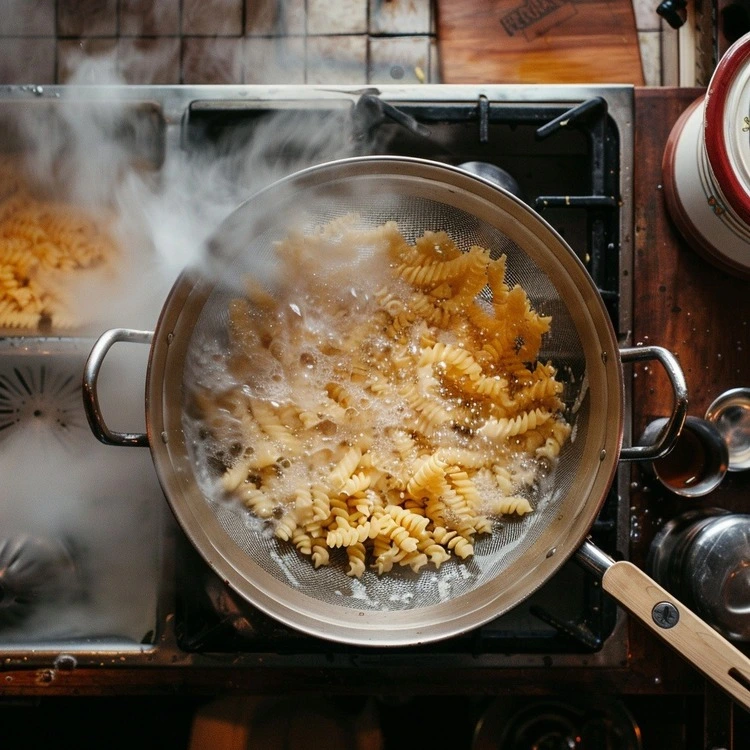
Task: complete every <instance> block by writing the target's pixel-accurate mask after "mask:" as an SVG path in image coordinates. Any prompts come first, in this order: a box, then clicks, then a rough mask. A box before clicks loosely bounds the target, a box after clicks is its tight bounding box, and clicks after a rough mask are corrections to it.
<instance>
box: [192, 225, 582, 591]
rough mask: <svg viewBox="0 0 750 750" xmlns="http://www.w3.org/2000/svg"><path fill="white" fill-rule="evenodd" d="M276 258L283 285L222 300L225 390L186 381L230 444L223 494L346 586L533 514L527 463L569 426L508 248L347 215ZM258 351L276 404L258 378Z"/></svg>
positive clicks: (548, 458) (460, 549) (543, 329)
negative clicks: (463, 244) (233, 447)
mask: <svg viewBox="0 0 750 750" xmlns="http://www.w3.org/2000/svg"><path fill="white" fill-rule="evenodd" d="M360 247H366V248H367V253H365V254H363V256H364V260H362V259H358V255H357V248H360ZM277 250H278V255H279V258H280V259H281V260H280V262H281V263H282V265H283V269H284V273H283V279H282V282H281V286H280V288H279V289H277V290H274V293H273V294H269V293H268V292H265V291H263V290H258V289H257V288H256V287H255V285H254V284H253V283H249V284H248V290H249V291H248V296H247V297H246V298H238V299H235V300H234V301H232V303H231V305H230V316H229V321H230V322H229V334H230V346H229V351H228V352H227V353H225V357H226V369H227V371H228V372H229V373H231V374H233V375H234V376H235V377H236V381H237V382H236V384H233V385H230V386H228V387H227V389H226V390H225V391H218V392H217V391H216V390H215V389H213V390H212V389H211V387H209V386H207V385H205V384H200V385H197V386H195V388H196V392H195V393H194V403H195V404H196V405H197V407H198V414H199V418H200V420H201V424H202V427H203V429H204V430H205V431H207V433H208V434H209V435H210V437H211V440H210V441H209V443H210V445H212V446H216V445H226V444H227V443H228V442H230V441H232V442H236V441H239V443H240V450H239V451H235V452H234V453H232V452H231V451H228V450H222V451H221V456H222V461H223V467H224V468H223V475H222V476H221V477H220V479H219V486H220V487H222V488H223V491H224V492H225V493H226V494H227V495H228V496H230V497H237V498H239V499H240V500H241V501H242V502H243V503H245V505H247V507H248V508H250V509H251V510H252V511H253V512H254V513H255V514H256V515H258V516H260V517H261V518H266V519H269V522H270V523H272V524H273V528H274V530H275V534H276V536H277V537H278V538H279V540H281V541H282V542H290V543H291V544H293V545H294V546H295V547H296V548H297V550H298V551H299V552H300V553H301V554H303V555H307V556H310V558H311V561H312V564H313V565H314V566H315V567H316V568H317V567H319V566H321V565H328V564H329V563H330V562H331V561H333V560H334V559H335V557H336V555H339V554H343V553H339V552H335V551H336V550H341V549H342V548H343V551H344V552H345V558H344V559H342V562H343V563H344V564H346V565H347V567H346V573H347V575H350V576H355V577H359V576H361V575H363V574H364V572H365V571H366V569H367V567H368V566H369V567H370V568H372V569H374V570H375V571H376V572H377V573H379V574H385V573H387V572H388V571H390V570H392V569H393V568H394V566H406V567H408V568H410V569H411V570H412V571H415V572H416V571H419V570H421V569H422V568H424V567H425V566H426V565H432V566H434V567H436V568H438V567H440V566H441V565H442V564H444V563H445V562H447V561H448V560H450V559H452V558H458V559H466V558H468V557H470V556H471V555H472V554H473V552H474V544H475V542H476V539H477V537H478V536H480V535H482V534H488V533H491V532H492V529H493V523H497V522H499V521H498V519H501V520H502V519H508V518H509V517H511V516H516V517H518V516H522V515H524V514H526V513H531V512H533V510H534V508H533V505H532V501H531V499H530V498H532V497H533V495H532V493H531V492H530V491H529V490H530V488H531V487H532V486H533V485H534V483H535V482H536V481H537V478H538V470H539V468H540V467H541V466H542V465H544V464H548V463H550V462H554V461H555V460H556V457H557V456H558V454H559V452H560V449H561V447H562V445H563V444H564V443H565V442H566V440H567V439H568V437H569V435H570V431H571V430H570V426H569V424H568V423H567V421H566V420H565V419H564V417H563V412H564V404H563V402H562V401H561V393H562V385H561V383H560V382H559V381H558V380H557V379H556V371H555V368H554V367H553V366H552V365H551V364H549V363H541V362H538V356H539V349H540V346H541V342H542V338H543V336H544V335H545V334H546V333H547V332H548V331H549V330H550V325H551V319H550V318H549V317H545V316H542V315H540V314H538V313H537V312H536V311H535V310H534V309H533V307H532V305H531V302H530V300H529V298H528V296H527V295H526V292H525V291H524V290H523V289H522V288H521V287H520V286H517V285H516V286H513V287H510V286H509V285H508V284H507V283H506V281H505V265H506V258H505V256H502V257H500V258H496V259H493V258H491V256H490V253H489V252H488V251H487V250H485V249H484V248H481V247H477V246H473V247H471V248H468V249H467V250H466V251H465V252H462V251H461V250H460V249H459V248H458V247H457V246H456V245H455V244H454V243H453V242H452V240H451V239H450V237H449V236H448V235H447V234H446V233H445V232H425V234H424V235H423V236H422V237H420V238H419V239H417V240H416V242H415V243H414V244H409V243H408V242H407V241H406V239H405V238H404V237H403V236H402V234H401V233H400V232H399V230H398V227H397V225H396V224H395V223H394V222H388V223H387V224H385V225H383V226H381V227H377V228H375V229H360V228H357V226H356V217H345V218H342V219H338V220H336V221H335V222H332V223H331V224H329V225H327V226H325V227H323V228H321V229H319V230H318V231H316V232H313V233H311V234H310V235H309V236H303V235H302V234H299V233H295V234H294V235H291V236H290V237H289V239H288V240H287V241H285V242H282V243H279V245H278V248H277ZM329 257H330V258H332V259H333V260H331V262H330V264H328V265H327V264H326V261H325V259H326V258H329ZM329 265H330V269H329ZM384 268H385V269H386V272H385V278H383V273H384V272H383V269H384ZM328 270H330V275H327V271H328ZM372 279H377V283H374V282H372V281H371V280H372ZM368 284H371V286H368ZM483 289H488V290H489V291H490V292H491V299H490V301H487V300H485V299H483V298H482V297H480V296H479V292H480V291H482V290H483ZM269 357H270V358H272V359H273V362H274V367H273V368H272V371H273V372H274V373H281V375H280V379H281V381H282V382H283V384H284V388H283V389H282V392H283V394H284V395H283V397H269V396H268V395H265V396H263V395H262V394H263V392H264V388H265V387H266V383H265V381H264V380H263V378H264V377H265V375H264V374H263V373H261V372H258V373H255V372H254V371H253V363H254V362H261V361H263V362H265V361H268V358H269ZM263 372H264V373H267V372H268V370H264V371H263ZM275 377H277V376H275ZM227 405H231V406H230V411H231V414H232V416H231V418H230V419H229V421H228V422H227V420H226V419H217V417H216V414H217V411H218V410H220V409H224V410H225V411H226V409H227ZM229 424H231V426H229ZM209 443H207V445H208V444H209ZM206 450H207V451H208V450H209V449H208V448H206ZM227 456H230V458H227ZM213 458H214V459H216V456H215V455H214V456H213ZM214 463H216V461H215V460H214ZM493 519H494V520H493ZM504 522H507V521H504Z"/></svg>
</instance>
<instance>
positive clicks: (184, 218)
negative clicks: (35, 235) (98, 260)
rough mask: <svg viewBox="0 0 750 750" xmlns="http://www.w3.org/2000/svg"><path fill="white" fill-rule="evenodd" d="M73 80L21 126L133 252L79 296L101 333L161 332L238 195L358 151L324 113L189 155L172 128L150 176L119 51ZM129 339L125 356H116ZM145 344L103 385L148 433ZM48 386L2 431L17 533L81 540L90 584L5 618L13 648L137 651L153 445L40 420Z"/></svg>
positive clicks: (149, 566) (154, 567) (37, 169)
mask: <svg viewBox="0 0 750 750" xmlns="http://www.w3.org/2000/svg"><path fill="white" fill-rule="evenodd" d="M70 83H71V84H74V85H75V84H78V85H79V86H80V88H77V89H75V90H73V89H71V90H70V93H69V94H68V93H65V94H63V95H62V96H61V98H60V99H59V100H57V101H56V102H54V103H53V105H52V106H51V107H46V106H42V107H29V108H21V109H22V110H23V112H22V114H21V120H20V123H19V125H20V128H19V130H20V132H21V133H22V134H23V140H24V153H25V154H26V159H25V165H26V167H27V168H28V170H29V172H30V174H31V175H32V176H33V178H34V180H35V181H36V182H38V183H41V184H42V185H45V186H46V187H47V189H48V191H49V192H51V193H52V194H53V195H54V196H56V197H58V198H61V199H64V200H70V201H71V202H74V203H77V204H79V205H83V206H91V207H96V206H101V205H102V204H103V205H106V206H108V207H110V208H112V209H114V213H115V215H116V227H115V230H116V235H117V239H118V241H119V243H120V245H121V247H122V250H123V254H122V257H121V258H120V259H119V260H118V263H117V268H116V273H115V276H114V279H113V280H110V281H107V282H106V283H102V284H101V285H99V286H97V287H95V288H93V289H92V288H90V287H84V288H81V289H79V290H77V293H76V295H75V300H76V304H77V305H78V308H79V309H77V310H76V311H75V312H76V313H78V315H79V317H81V318H82V319H85V320H89V321H91V322H90V324H89V325H88V327H87V330H86V332H85V333H86V335H87V336H91V338H92V340H93V338H96V337H97V336H98V335H99V334H100V333H101V332H102V331H104V330H106V329H107V328H109V327H133V328H146V329H153V327H154V326H155V324H156V321H157V318H158V315H159V312H160V310H161V307H162V305H163V304H164V301H165V299H166V295H167V293H168V291H169V289H170V288H171V286H172V284H173V283H174V281H175V279H176V278H177V276H178V275H179V273H180V272H181V271H182V270H183V269H184V268H186V267H187V266H191V265H196V264H201V263H202V262H203V259H204V253H205V248H206V240H207V239H208V238H209V237H210V236H211V235H212V233H213V232H214V231H215V230H216V228H217V227H218V226H219V224H220V223H221V222H222V220H223V219H224V218H225V217H226V216H228V215H229V214H230V213H231V212H232V211H233V210H234V209H235V208H236V207H237V206H238V205H239V204H240V203H242V202H243V201H244V200H246V199H247V198H248V197H250V196H252V195H253V194H254V193H255V192H256V191H258V190H260V189H261V188H263V187H265V186H266V185H268V184H269V183H271V182H272V181H274V180H275V179H276V178H279V177H281V176H284V175H286V174H288V173H289V172H290V171H293V170H294V169H296V168H298V167H303V166H307V165H309V164H310V163H311V162H313V161H325V160H327V159H332V158H336V157H341V156H346V155H349V152H350V146H349V140H348V138H347V137H346V136H347V134H342V133H341V132H340V130H339V128H338V127H337V128H336V129H326V128H321V127H320V121H319V120H318V121H316V124H315V130H314V131H311V130H310V128H309V125H308V123H307V122H305V121H304V120H300V119H298V120H295V119H294V118H289V117H285V118H284V119H283V120H282V121H278V120H269V121H267V122H265V123H263V124H260V125H259V126H258V127H257V128H256V129H255V130H254V132H253V137H252V138H249V139H248V138H242V139H238V140H237V141H235V142H229V143H225V144H224V148H222V149H220V150H211V151H210V152H203V153H200V152H198V151H195V152H191V151H189V150H185V149H181V148H179V147H177V145H176V142H175V140H174V139H172V138H171V136H168V139H167V140H168V142H169V144H170V146H169V148H167V150H166V155H165V160H164V163H163V164H162V165H161V168H160V169H158V170H156V171H155V170H152V169H143V168H142V167H141V165H138V164H134V163H133V159H132V151H131V150H130V148H129V147H128V146H127V145H124V144H123V139H122V137H121V136H122V133H123V128H124V125H125V123H126V122H127V114H128V111H129V109H130V108H132V105H133V101H132V100H129V99H128V100H126V99H125V98H124V97H120V96H118V90H117V88H116V87H117V85H118V84H121V83H123V81H122V79H121V78H119V77H118V75H117V65H115V63H114V62H113V60H112V59H111V58H109V59H108V58H104V59H100V60H98V61H92V60H86V61H85V64H83V65H82V66H81V67H80V69H79V70H78V71H77V73H76V75H75V76H74V77H73V78H72V80H71V81H70ZM89 84H96V86H93V87H90V86H89ZM39 103H40V104H45V101H44V100H42V101H40V102H39ZM35 104H36V102H35ZM50 114H52V115H53V116H52V117H50ZM137 135H138V134H137V133H136V138H137ZM120 348H124V349H127V350H128V351H123V352H117V353H116V351H117V349H120ZM132 349H143V350H144V351H142V352H135V353H134V352H132V351H131V350H132ZM145 350H146V347H134V346H132V345H131V346H125V345H121V347H115V349H114V350H113V351H112V352H111V353H110V355H109V356H108V362H109V361H110V360H111V362H112V364H111V365H109V368H110V369H109V370H106V368H105V371H103V373H102V382H101V386H100V393H101V401H102V405H103V410H104V414H105V417H106V419H107V422H108V424H109V425H110V426H111V427H112V429H114V430H118V431H127V430H131V431H143V429H144V425H143V424H142V422H143V417H142V415H143V383H144V376H145V368H146V357H147V354H148V352H147V351H145ZM87 354H88V351H81V350H80V349H79V350H76V351H75V352H73V353H72V354H71V353H70V352H68V353H67V354H66V355H65V356H63V357H61V358H60V359H59V360H50V359H46V360H43V359H40V358H36V357H34V356H28V357H25V358H24V359H23V361H22V364H23V367H29V368H31V369H34V368H43V367H48V368H53V369H54V368H59V367H61V368H62V369H65V368H68V371H72V372H73V373H76V374H77V373H80V371H81V369H82V367H83V361H84V360H85V356H86V355H87ZM105 364H106V363H105ZM0 368H2V371H0V381H1V380H3V379H5V380H9V379H11V380H12V379H13V378H15V375H17V372H18V368H19V365H18V362H17V359H16V358H15V357H14V356H13V354H12V352H10V353H8V352H6V356H5V359H0ZM14 368H16V369H15V370H14ZM10 395H11V396H13V394H12V393H11V394H10ZM27 395H28V394H27ZM47 395H48V396H49V398H47V399H46V400H44V399H41V400H39V403H38V404H37V406H38V408H37V409H36V410H35V411H32V412H29V411H28V408H29V403H30V401H32V400H33V399H30V398H28V397H27V398H26V402H25V404H26V405H25V406H24V407H23V408H24V409H26V411H25V412H24V411H23V409H22V412H19V414H21V417H22V418H21V419H19V422H18V424H17V425H15V426H13V427H11V428H10V429H8V430H6V431H5V437H3V436H2V434H0V464H2V469H1V470H2V473H3V478H4V479H3V485H4V486H3V491H2V496H1V500H0V508H1V509H2V517H3V526H4V534H5V535H6V536H12V535H14V534H29V535H31V536H37V537H41V538H49V539H55V540H63V541H64V543H65V544H68V543H70V544H71V548H72V554H73V557H74V558H76V560H77V562H78V563H79V571H78V573H79V578H80V581H79V583H81V585H82V587H83V591H77V592H75V593H74V592H70V596H68V597H67V598H66V597H65V596H63V597H61V598H60V599H59V600H58V601H57V602H55V603H53V604H52V605H51V608H45V607H40V608H39V609H38V610H37V611H36V612H34V614H33V615H31V616H30V617H29V618H27V619H26V620H25V621H24V622H23V623H21V624H20V625H18V626H17V627H16V626H4V625H3V622H2V618H1V617H0V642H3V641H6V642H9V643H14V642H18V643H20V644H24V643H26V642H28V640H29V639H30V638H35V639H39V640H44V639H55V638H63V639H64V638H70V637H80V638H84V637H89V636H92V635H93V636H100V637H110V636H111V637H113V638H115V639H116V640H118V641H119V640H121V639H124V640H125V641H128V642H133V643H135V644H138V643H139V642H140V641H141V640H142V639H143V638H144V637H147V633H148V632H149V631H150V630H152V629H153V627H154V626H155V624H156V611H155V607H156V593H157V591H158V578H159V575H160V572H159V553H160V550H159V539H160V537H161V534H162V524H163V522H164V518H165V517H167V516H168V512H166V510H165V509H166V503H165V501H164V498H163V495H162V492H161V489H160V488H159V485H158V482H157V479H156V475H155V471H154V468H153V465H152V463H151V458H150V454H149V453H148V451H147V450H145V449H140V450H139V449H121V448H113V447H107V446H103V445H101V444H99V443H98V442H97V441H96V440H95V439H94V438H93V436H92V435H91V434H90V432H89V431H88V426H87V425H86V423H85V418H84V417H83V414H82V411H81V406H80V401H79V402H78V403H77V404H75V406H74V407H72V410H73V411H74V412H75V413H74V414H73V413H71V414H68V416H67V420H68V421H67V422H66V425H65V428H64V429H63V428H61V426H60V423H59V420H56V419H52V418H48V419H44V418H43V419H39V418H38V417H39V416H42V417H50V414H52V413H53V412H54V414H58V411H56V409H57V407H56V406H55V405H54V401H53V394H47ZM30 414H32V415H36V418H35V417H34V416H29V415H30ZM1 614H2V612H0V615H1Z"/></svg>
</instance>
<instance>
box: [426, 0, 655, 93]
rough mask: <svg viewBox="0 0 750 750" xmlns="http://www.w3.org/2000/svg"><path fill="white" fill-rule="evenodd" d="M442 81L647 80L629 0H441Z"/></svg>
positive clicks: (438, 30) (438, 14)
mask: <svg viewBox="0 0 750 750" xmlns="http://www.w3.org/2000/svg"><path fill="white" fill-rule="evenodd" d="M437 32H438V51H439V55H440V65H441V80H442V82H443V83H630V84H634V85H640V84H642V83H643V70H642V67H641V58H640V50H639V47H638V35H637V33H636V26H635V18H634V13H633V5H632V2H631V0H461V2H456V1H455V0H437Z"/></svg>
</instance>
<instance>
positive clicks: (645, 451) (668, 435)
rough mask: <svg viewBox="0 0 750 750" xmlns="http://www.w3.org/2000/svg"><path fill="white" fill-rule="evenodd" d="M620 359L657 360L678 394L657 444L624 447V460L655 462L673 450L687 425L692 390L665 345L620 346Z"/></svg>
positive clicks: (635, 360)
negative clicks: (654, 460)
mask: <svg viewBox="0 0 750 750" xmlns="http://www.w3.org/2000/svg"><path fill="white" fill-rule="evenodd" d="M620 359H621V360H622V361H623V362H642V361H644V360H651V359H655V360H657V361H658V362H659V363H660V364H661V365H662V367H663V368H664V370H665V371H666V373H667V376H668V377H669V382H670V384H671V385H672V391H673V393H674V404H673V405H672V414H671V416H670V417H669V419H668V420H667V423H666V424H665V425H664V429H663V430H662V431H661V433H660V435H659V437H658V438H657V439H656V442H655V443H653V445H631V446H630V447H628V448H622V449H621V450H620V460H621V461H651V460H653V459H655V458H660V457H661V456H663V455H665V454H666V453H669V451H670V450H671V449H672V446H673V445H674V441H675V439H676V438H677V436H678V435H679V434H680V430H681V429H682V426H683V425H684V424H685V418H686V417H687V410H688V392H687V384H686V382H685V375H684V374H683V372H682V368H681V367H680V365H679V363H678V361H677V359H676V357H675V356H674V355H673V354H672V353H671V352H670V351H669V350H668V349H664V348H663V347H661V346H634V347H630V348H625V349H620Z"/></svg>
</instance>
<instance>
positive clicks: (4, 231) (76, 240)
mask: <svg viewBox="0 0 750 750" xmlns="http://www.w3.org/2000/svg"><path fill="white" fill-rule="evenodd" d="M111 222H112V217H111V216H108V215H107V213H106V212H105V211H103V210H101V211H95V210H93V209H84V208H81V207H79V206H75V205H73V204H71V203H69V202H66V201H64V200H61V199H60V197H59V196H56V195H46V194H43V193H42V192H41V191H40V190H39V189H35V188H34V186H33V185H32V184H31V183H30V181H29V180H28V179H27V178H26V177H25V174H24V169H23V163H22V161H21V160H20V158H13V157H8V156H3V157H0V329H11V330H15V331H24V332H37V331H40V330H43V331H44V332H57V331H70V330H72V329H77V328H79V327H80V326H81V325H83V324H84V323H85V322H86V321H85V313H84V312H83V311H82V309H81V308H80V307H78V306H77V305H76V302H75V299H76V291H75V290H76V289H80V286H79V285H80V284H81V283H94V282H95V281H96V282H99V281H101V278H102V274H106V273H107V272H108V271H111V269H112V264H113V263H114V261H115V259H116V258H117V256H118V254H119V250H118V247H117V243H116V242H115V240H114V238H113V234H112V232H111V226H110V225H111Z"/></svg>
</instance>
